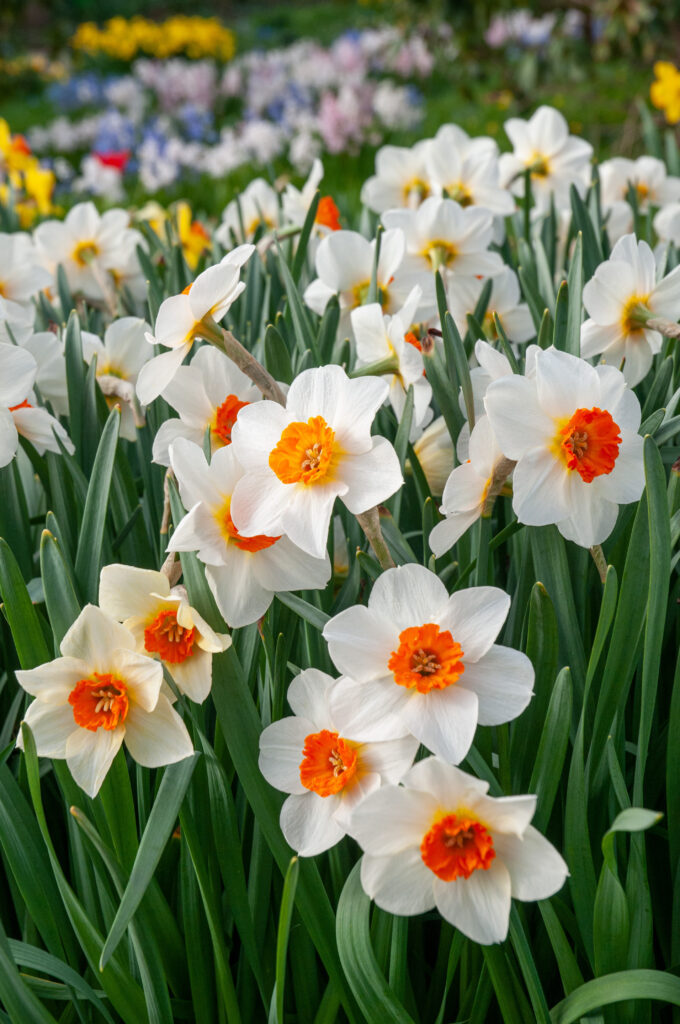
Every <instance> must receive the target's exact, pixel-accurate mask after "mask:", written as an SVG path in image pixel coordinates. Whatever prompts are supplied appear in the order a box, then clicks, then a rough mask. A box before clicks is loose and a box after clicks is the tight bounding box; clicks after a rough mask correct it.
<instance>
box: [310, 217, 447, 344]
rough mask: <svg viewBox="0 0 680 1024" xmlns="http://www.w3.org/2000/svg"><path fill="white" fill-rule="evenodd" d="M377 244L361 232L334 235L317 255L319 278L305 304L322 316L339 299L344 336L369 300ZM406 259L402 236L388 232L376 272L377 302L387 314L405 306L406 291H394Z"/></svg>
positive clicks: (381, 248) (326, 241)
mask: <svg viewBox="0 0 680 1024" xmlns="http://www.w3.org/2000/svg"><path fill="white" fill-rule="evenodd" d="M375 244H376V243H375V240H374V241H372V242H369V241H368V239H366V238H364V236H363V235H360V234H359V232H358V231H334V232H333V233H332V234H330V235H329V236H328V237H327V238H324V239H323V240H322V242H321V243H320V245H319V248H318V249H317V251H316V259H315V266H316V272H317V274H318V277H317V278H315V280H314V281H312V282H311V284H309V285H308V286H307V288H306V289H305V293H304V300H305V302H306V303H307V305H308V306H309V308H310V309H313V310H314V312H315V313H318V314H319V315H322V314H323V311H324V310H325V308H326V306H327V304H328V300H329V299H330V298H332V297H333V295H337V296H338V301H339V303H340V310H341V318H340V325H339V328H338V330H339V331H340V332H341V333H342V332H344V331H347V330H348V329H349V314H350V312H351V311H352V310H353V309H356V307H357V306H361V305H363V304H364V303H365V302H366V300H367V298H368V292H369V288H370V285H371V275H372V274H373V264H374V262H375ZM403 259H404V236H403V234H402V232H401V231H386V232H385V233H384V235H383V236H382V241H381V245H380V258H379V260H378V270H377V286H378V301H379V303H380V305H381V306H382V308H383V311H384V312H385V313H396V312H397V310H398V309H399V307H400V306H401V305H402V304H403V298H404V296H403V295H402V292H403V289H401V290H399V289H398V288H396V287H395V276H396V275H397V273H399V270H400V267H401V264H402V262H403ZM421 276H422V275H421ZM429 276H430V275H426V277H425V281H424V282H422V284H423V285H424V287H425V288H429V289H430V291H432V282H431V281H430V280H429ZM419 283H421V282H420V281H414V282H413V284H419ZM408 290H410V286H409V289H408ZM433 294H434V293H433Z"/></svg>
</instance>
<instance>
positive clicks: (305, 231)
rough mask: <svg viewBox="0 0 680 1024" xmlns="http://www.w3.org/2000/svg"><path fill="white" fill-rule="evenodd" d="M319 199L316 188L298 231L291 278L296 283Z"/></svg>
mask: <svg viewBox="0 0 680 1024" xmlns="http://www.w3.org/2000/svg"><path fill="white" fill-rule="evenodd" d="M320 199H321V193H320V192H319V191H318V190H317V191H316V192H315V193H314V198H313V199H312V201H311V203H310V205H309V209H308V210H307V216H306V217H305V222H304V224H303V225H302V230H301V231H300V237H299V239H298V245H297V249H296V250H295V258H294V259H293V271H292V273H293V280H294V281H295V283H296V284H298V282H299V280H300V275H301V274H302V268H303V267H304V265H305V257H306V256H307V247H308V246H309V238H310V235H311V233H312V228H313V227H314V221H315V220H316V211H317V210H318V209H319V200H320Z"/></svg>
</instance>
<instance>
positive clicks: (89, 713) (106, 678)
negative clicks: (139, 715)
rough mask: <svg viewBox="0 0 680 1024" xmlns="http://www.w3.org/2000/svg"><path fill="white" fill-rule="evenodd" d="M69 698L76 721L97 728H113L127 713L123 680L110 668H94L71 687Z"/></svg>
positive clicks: (125, 689)
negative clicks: (100, 669)
mask: <svg viewBox="0 0 680 1024" xmlns="http://www.w3.org/2000/svg"><path fill="white" fill-rule="evenodd" d="M68 702H69V704H70V705H71V707H72V708H73V717H74V719H75V720H76V724H77V725H80V726H82V728H83V729H89V730H90V731H91V732H96V731H97V729H99V727H100V726H101V728H103V729H115V728H116V726H117V725H118V723H119V722H124V721H125V719H126V717H127V713H128V696H127V687H126V685H125V683H124V682H123V681H122V680H120V679H119V678H118V677H117V676H114V675H111V674H110V673H109V672H104V673H100V672H93V673H92V675H91V676H90V677H89V679H80V680H79V681H78V682H77V683H76V685H75V686H74V687H73V689H72V690H71V692H70V694H69V697H68Z"/></svg>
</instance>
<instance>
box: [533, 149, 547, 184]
mask: <svg viewBox="0 0 680 1024" xmlns="http://www.w3.org/2000/svg"><path fill="white" fill-rule="evenodd" d="M528 170H529V171H531V177H532V178H547V177H548V175H549V174H550V162H549V160H548V158H547V157H546V156H543V155H542V154H541V153H534V155H533V158H532V161H531V163H530V164H529V167H528Z"/></svg>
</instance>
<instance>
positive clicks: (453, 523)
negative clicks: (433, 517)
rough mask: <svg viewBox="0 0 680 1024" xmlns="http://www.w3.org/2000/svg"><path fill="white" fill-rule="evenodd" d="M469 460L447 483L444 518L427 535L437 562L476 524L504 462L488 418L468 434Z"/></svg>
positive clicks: (443, 496) (483, 417) (443, 497)
mask: <svg viewBox="0 0 680 1024" xmlns="http://www.w3.org/2000/svg"><path fill="white" fill-rule="evenodd" d="M469 450H470V457H469V459H468V461H467V462H464V463H463V465H462V466H456V468H455V469H454V470H453V472H452V473H451V475H450V477H449V479H448V480H447V481H446V487H445V488H444V493H443V495H442V505H441V508H440V510H439V511H440V512H442V513H443V514H444V516H445V517H446V518H445V519H444V521H443V522H441V523H437V525H436V526H435V527H434V529H433V530H432V532H431V533H430V539H429V544H430V548H431V550H432V551H433V552H434V554H435V555H436V557H437V558H439V557H440V556H441V555H443V554H444V552H445V551H448V550H449V548H452V547H453V545H454V544H455V543H456V541H457V540H459V539H460V538H461V537H462V536H463V534H464V533H465V531H466V530H467V529H468V527H470V526H472V524H473V523H475V522H477V520H478V519H479V517H480V516H481V514H482V510H483V508H484V503H485V501H486V499H487V495H488V493H489V488H490V486H491V484H492V482H493V478H494V472H495V470H496V468H497V466H498V465H499V463H501V461H502V460H503V453H502V451H501V450H500V448H499V446H498V441H497V440H496V437H495V434H494V432H493V430H492V429H491V424H490V423H489V417H488V416H481V417H480V418H479V419H478V420H477V421H476V423H475V426H474V429H473V431H472V433H471V434H470V449H469Z"/></svg>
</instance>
